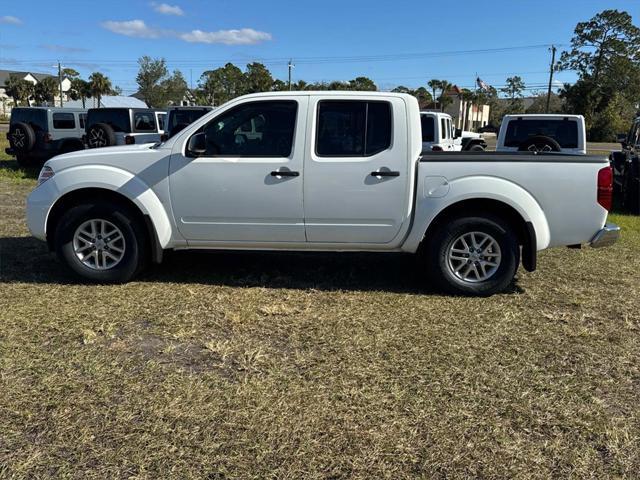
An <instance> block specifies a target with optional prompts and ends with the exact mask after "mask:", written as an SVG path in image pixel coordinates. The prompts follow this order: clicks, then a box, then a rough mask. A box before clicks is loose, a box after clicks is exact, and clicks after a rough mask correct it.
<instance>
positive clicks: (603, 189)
mask: <svg viewBox="0 0 640 480" xmlns="http://www.w3.org/2000/svg"><path fill="white" fill-rule="evenodd" d="M598 203H599V204H600V205H602V207H603V208H604V209H606V210H611V206H612V203H613V170H612V169H611V167H604V168H602V169H600V171H599V172H598Z"/></svg>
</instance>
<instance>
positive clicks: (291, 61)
mask: <svg viewBox="0 0 640 480" xmlns="http://www.w3.org/2000/svg"><path fill="white" fill-rule="evenodd" d="M288 67H289V90H291V70H293V67H295V65H294V64H293V60H292V59H290V60H289V64H288Z"/></svg>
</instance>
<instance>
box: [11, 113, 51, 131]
mask: <svg viewBox="0 0 640 480" xmlns="http://www.w3.org/2000/svg"><path fill="white" fill-rule="evenodd" d="M18 122H24V123H28V124H29V125H31V126H32V127H33V129H34V130H36V131H37V130H41V131H42V130H47V111H46V110H42V109H39V108H14V109H13V110H11V123H18Z"/></svg>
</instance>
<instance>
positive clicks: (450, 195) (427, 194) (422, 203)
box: [402, 175, 551, 252]
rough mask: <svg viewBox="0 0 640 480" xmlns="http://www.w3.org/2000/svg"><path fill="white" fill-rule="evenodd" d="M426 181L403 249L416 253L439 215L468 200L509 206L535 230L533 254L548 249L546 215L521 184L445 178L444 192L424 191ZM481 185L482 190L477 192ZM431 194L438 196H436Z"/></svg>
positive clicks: (480, 178) (494, 179) (497, 179)
mask: <svg viewBox="0 0 640 480" xmlns="http://www.w3.org/2000/svg"><path fill="white" fill-rule="evenodd" d="M428 178H430V177H427V179H428ZM431 178H432V177H431ZM441 178H443V177H441ZM425 180H426V179H425ZM425 180H423V181H422V182H421V183H422V184H420V185H418V190H417V192H416V194H417V196H418V197H417V201H416V207H415V208H416V211H415V214H414V215H415V219H414V222H413V228H412V231H411V232H410V233H409V236H408V237H407V239H406V240H405V242H404V244H403V246H402V250H404V251H410V252H415V251H416V250H417V249H418V247H419V245H420V243H421V242H422V240H423V238H424V235H425V233H426V232H427V230H428V228H429V226H430V225H431V224H432V222H433V221H434V220H435V219H436V218H437V217H438V216H439V215H440V214H442V213H443V212H444V211H445V210H447V209H449V208H451V207H454V206H455V205H458V204H461V203H462V202H465V201H469V200H476V201H478V200H491V201H495V202H499V203H502V204H504V205H506V206H508V207H510V208H511V209H513V210H514V211H515V212H516V213H518V215H519V216H520V217H521V218H522V220H523V221H524V223H525V224H530V225H531V228H532V229H533V231H532V232H530V235H533V237H534V238H535V240H536V245H535V249H534V251H540V250H544V249H545V248H547V247H548V246H549V243H550V240H551V234H550V231H549V224H548V222H547V218H546V215H545V214H544V211H543V210H542V207H541V206H540V204H539V203H538V202H537V201H536V199H535V198H534V197H533V195H532V194H531V193H529V192H528V191H527V190H525V189H524V188H522V187H521V186H520V185H518V184H515V183H513V182H511V181H509V180H506V179H503V178H500V177H489V176H475V175H474V176H468V177H461V178H457V179H455V180H452V181H450V182H449V181H448V180H446V179H444V178H443V182H444V184H446V188H445V189H444V190H443V189H441V188H438V189H435V190H434V189H431V191H429V189H427V188H424V183H425ZM443 186H444V185H443ZM479 186H481V188H482V189H481V190H479V189H478V187H479ZM432 192H437V193H436V195H433V193H432ZM443 193H444V194H443ZM528 228H529V227H528Z"/></svg>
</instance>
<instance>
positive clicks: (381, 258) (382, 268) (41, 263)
mask: <svg viewBox="0 0 640 480" xmlns="http://www.w3.org/2000/svg"><path fill="white" fill-rule="evenodd" d="M422 262H423V260H422V259H421V258H420V257H417V256H415V255H408V254H398V253H314V252H304V253H302V252H300V253H298V252H292V253H290V252H242V251H179V252H169V253H168V254H167V255H166V257H165V260H164V262H163V263H162V265H154V266H152V267H151V268H150V269H149V270H147V272H145V273H144V274H143V275H142V276H141V277H140V278H139V280H140V281H142V282H157V283H196V284H203V285H223V286H229V287H265V288H291V289H301V290H310V289H316V290H323V291H334V290H347V291H383V292H394V293H407V294H420V295H424V294H435V293H439V291H438V290H437V289H434V288H433V287H432V286H430V285H428V284H427V282H426V281H425V279H424V276H423V272H424V268H423V264H422ZM0 282H2V283H8V282H23V283H54V284H80V283H82V281H81V280H79V279H78V278H77V277H76V276H75V275H72V274H71V273H70V272H68V271H67V269H66V268H64V267H63V265H62V264H61V263H60V262H59V261H58V260H57V259H56V257H55V255H54V254H52V253H50V252H48V250H47V247H46V245H45V244H44V243H43V242H40V241H39V240H36V239H35V238H32V237H8V238H7V237H5V238H0ZM521 291H522V289H521V288H520V287H519V286H518V285H517V284H516V283H514V284H512V285H511V287H510V289H509V290H508V293H515V292H521Z"/></svg>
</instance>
